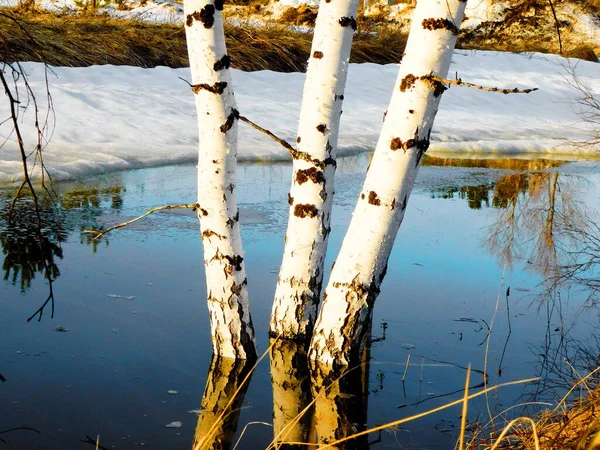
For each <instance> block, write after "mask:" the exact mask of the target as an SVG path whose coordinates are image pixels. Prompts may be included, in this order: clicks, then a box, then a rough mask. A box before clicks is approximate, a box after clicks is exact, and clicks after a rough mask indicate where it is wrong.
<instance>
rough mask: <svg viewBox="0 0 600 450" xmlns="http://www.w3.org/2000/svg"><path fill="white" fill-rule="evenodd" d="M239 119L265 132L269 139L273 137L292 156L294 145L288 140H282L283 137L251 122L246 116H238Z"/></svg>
mask: <svg viewBox="0 0 600 450" xmlns="http://www.w3.org/2000/svg"><path fill="white" fill-rule="evenodd" d="M240 120H241V121H242V122H246V123H247V124H248V125H250V126H251V127H252V128H255V129H256V130H258V131H260V132H261V133H264V134H266V135H267V136H269V137H270V138H271V139H273V140H274V141H276V142H279V143H280V144H281V145H282V146H283V147H284V148H285V149H286V150H287V151H288V152H290V154H291V155H292V157H293V152H294V151H295V149H294V147H292V146H291V145H290V144H289V142H287V141H284V140H283V139H281V138H279V137H277V136H275V135H274V134H273V133H271V132H270V131H269V130H267V129H265V128H263V127H261V126H260V125H257V124H255V123H254V122H252V121H251V120H250V119H248V118H247V117H244V116H240Z"/></svg>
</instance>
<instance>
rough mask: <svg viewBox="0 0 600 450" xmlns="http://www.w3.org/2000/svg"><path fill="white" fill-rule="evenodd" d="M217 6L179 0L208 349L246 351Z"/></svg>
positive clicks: (232, 151) (232, 135)
mask: <svg viewBox="0 0 600 450" xmlns="http://www.w3.org/2000/svg"><path fill="white" fill-rule="evenodd" d="M222 10H223V0H185V1H184V14H185V32H186V38H187V46H188V54H189V60H190V70H191V75H192V91H193V92H194V94H195V99H196V111H197V114H198V130H199V137H200V148H199V156H198V204H197V213H198V218H199V219H200V229H201V233H202V248H203V255H204V267H205V270H206V284H207V293H208V299H207V300H208V310H209V314H210V327H211V336H212V343H213V351H214V353H215V354H216V355H220V356H225V357H231V358H242V359H247V358H254V357H256V347H255V342H254V328H253V326H252V319H251V318H250V311H249V308H248V287H247V284H248V283H247V279H246V271H245V267H244V257H243V251H242V241H241V236H240V228H239V211H238V209H237V202H236V197H235V166H236V160H237V123H238V118H239V112H238V110H237V109H236V102H235V99H234V97H233V89H232V86H231V76H230V72H229V65H230V58H229V55H228V54H227V49H226V47H225V35H224V32H223V18H222V13H221V12H222Z"/></svg>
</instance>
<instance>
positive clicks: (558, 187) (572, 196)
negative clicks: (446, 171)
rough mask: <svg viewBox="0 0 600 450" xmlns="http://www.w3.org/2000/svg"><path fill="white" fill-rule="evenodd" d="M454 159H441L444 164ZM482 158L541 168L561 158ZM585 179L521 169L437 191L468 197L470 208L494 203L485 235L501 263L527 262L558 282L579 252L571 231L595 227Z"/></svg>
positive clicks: (497, 163) (491, 163) (439, 194)
mask: <svg viewBox="0 0 600 450" xmlns="http://www.w3.org/2000/svg"><path fill="white" fill-rule="evenodd" d="M460 161H464V160H459V162H460ZM466 161H469V162H470V160H466ZM438 162H440V161H438ZM451 162H452V161H451V160H444V161H441V163H444V164H442V165H449V164H451ZM477 163H485V167H496V168H500V167H503V166H505V167H506V168H515V167H518V168H522V169H524V170H529V168H531V167H534V168H536V170H537V169H538V168H546V167H555V166H556V165H557V164H558V163H559V162H557V161H544V160H533V161H523V160H500V161H497V160H487V162H486V160H482V161H478V162H477ZM504 163H505V164H504ZM560 163H562V162H560ZM470 164H475V163H470ZM468 167H473V165H469V166H468ZM476 167H479V165H477V166H476ZM584 184H585V180H584V179H583V178H581V177H576V176H573V175H571V176H568V177H567V176H564V175H561V174H559V173H558V172H520V173H509V174H506V175H503V176H501V177H500V178H499V179H498V180H497V181H495V182H493V183H487V184H478V185H472V186H451V187H448V188H445V189H438V190H436V191H434V192H433V193H432V196H433V197H434V198H444V199H451V198H455V197H458V198H460V199H463V200H466V201H467V204H468V206H469V208H471V209H481V208H482V207H486V208H487V207H492V208H494V209H495V210H497V216H496V218H495V220H494V222H493V223H492V225H491V226H490V228H489V234H488V237H487V238H486V239H485V247H486V249H487V250H488V251H489V252H490V253H491V254H493V255H495V256H496V258H497V260H498V262H499V264H500V265H506V266H507V267H514V265H515V263H516V262H517V261H519V262H524V263H526V267H527V268H529V269H532V270H534V271H536V272H537V273H539V274H540V275H541V276H542V277H544V278H545V279H547V280H549V281H553V280H557V279H558V278H560V276H561V268H562V267H564V266H565V265H566V264H567V260H568V258H569V256H571V255H572V254H573V252H574V251H576V249H575V248H574V247H573V242H574V240H573V239H572V238H570V237H569V230H571V232H570V234H572V230H577V231H578V232H580V233H581V232H585V230H587V229H589V227H590V223H589V221H588V219H587V217H588V216H589V215H590V214H591V211H590V208H589V206H588V205H586V204H585V203H584V202H583V201H581V200H579V198H578V196H579V195H580V194H581V186H582V185H584Z"/></svg>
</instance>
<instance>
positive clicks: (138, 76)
mask: <svg viewBox="0 0 600 450" xmlns="http://www.w3.org/2000/svg"><path fill="white" fill-rule="evenodd" d="M568 64H577V68H576V70H577V74H578V76H579V78H580V81H581V82H582V83H583V84H585V85H588V86H589V87H590V88H591V89H592V90H593V91H594V92H596V93H597V94H598V95H600V65H599V64H597V63H591V62H586V61H578V60H567V59H564V58H561V57H558V56H551V55H550V56H549V55H541V54H511V53H497V52H481V51H477V52H475V51H473V52H471V51H456V52H455V54H454V57H453V63H452V66H451V68H450V74H451V75H450V76H451V77H454V76H455V74H458V76H459V77H461V78H462V79H463V80H464V81H469V82H472V83H478V84H483V85H486V86H494V87H506V88H514V87H517V86H518V87H523V88H528V87H538V88H539V91H536V92H534V93H531V94H528V95H525V94H511V95H503V94H497V93H491V92H485V91H480V90H476V89H469V88H461V87H456V86H453V87H451V89H450V90H449V91H447V92H446V93H445V94H444V97H443V99H442V103H441V107H440V111H439V113H438V116H437V119H436V123H435V126H434V132H433V134H432V146H431V148H430V153H435V152H447V151H450V152H472V153H474V152H479V153H485V154H507V153H531V152H539V153H546V154H585V155H592V154H596V153H597V152H599V151H600V148H589V147H577V146H573V145H571V144H569V142H568V141H569V140H588V139H590V138H591V132H590V130H589V129H588V126H587V125H586V124H584V123H582V122H581V120H580V118H579V116H578V114H577V106H578V104H577V102H576V99H577V97H578V96H579V95H580V93H579V92H578V91H577V90H576V89H575V88H574V87H572V86H571V85H570V84H569V75H568V74H567V70H566V68H565V67H566V66H567V65H568ZM23 66H24V67H25V69H26V71H27V73H28V75H29V81H30V83H31V85H32V87H33V89H34V90H35V92H37V95H38V101H40V103H41V104H42V105H43V104H44V92H45V83H44V77H43V73H44V70H43V66H42V65H41V64H39V63H25V64H24V65H23ZM53 72H54V74H52V73H51V74H50V75H49V84H50V91H51V94H52V98H53V104H54V109H55V113H56V127H55V129H54V134H53V136H52V139H51V141H50V143H49V144H48V145H47V147H46V149H45V151H44V154H45V162H46V164H47V166H48V167H49V168H50V170H51V172H52V174H53V175H54V177H55V178H58V179H67V178H75V177H82V176H85V175H87V174H91V173H98V172H103V171H109V170H120V169H128V168H138V167H149V166H158V165H166V164H171V163H178V162H193V161H195V160H196V153H197V145H198V143H197V125H196V116H195V107H194V103H193V94H192V92H191V90H190V88H189V86H188V84H187V83H186V82H184V81H182V80H181V79H179V77H181V78H184V79H189V70H188V69H170V68H167V67H158V68H154V69H141V68H137V67H122V66H121V67H117V66H94V67H87V68H63V67H60V68H54V69H53ZM397 72H398V66H397V65H394V64H390V65H385V66H380V65H376V64H352V65H350V69H349V74H348V85H347V90H346V95H345V100H344V113H343V116H342V124H341V127H342V128H341V133H340V139H339V143H340V150H339V153H340V154H342V155H343V154H349V153H353V152H357V151H361V150H370V149H373V148H374V147H375V144H376V142H377V137H378V135H379V130H380V127H381V123H382V116H383V112H384V111H385V109H386V107H387V103H388V100H389V98H390V94H391V90H392V89H393V86H394V82H395V78H396V75H397ZM233 80H234V85H235V92H236V97H237V101H238V106H239V109H240V113H241V114H242V115H244V116H246V117H248V118H249V119H250V120H252V121H254V122H256V123H258V124H259V125H261V126H263V127H265V128H267V129H269V130H271V131H272V132H274V133H275V134H276V135H278V136H280V137H282V138H284V139H286V140H288V141H290V142H293V141H294V139H295V137H296V135H295V134H296V127H297V120H298V113H299V109H300V102H301V96H302V88H303V83H304V74H301V73H289V74H283V73H276V72H271V71H259V72H249V73H248V72H240V71H234V73H233ZM8 115H9V112H8V102H6V101H2V102H0V120H3V119H5V118H6V117H8ZM31 123H32V110H31V109H30V110H29V111H27V112H26V113H25V114H24V115H23V116H22V119H21V126H22V127H23V133H24V137H25V142H26V144H27V145H28V146H29V147H31V148H32V147H33V146H34V145H35V142H36V141H35V132H34V129H33V127H32V126H31ZM11 129H12V128H11V126H10V123H2V124H1V125H0V138H1V139H2V141H4V139H6V138H7V136H8V135H9V133H10V132H11ZM239 154H240V158H241V159H243V160H288V159H289V156H288V154H287V152H286V150H285V149H283V148H282V147H281V146H280V145H279V144H277V143H275V142H273V141H272V140H270V139H269V138H268V137H267V136H265V135H264V134H261V133H259V132H257V131H255V130H254V129H252V128H250V127H249V126H247V125H246V124H244V123H240V152H239ZM20 171H21V164H20V161H19V155H18V153H17V152H16V144H15V141H14V136H10V137H9V140H8V142H6V143H5V145H4V146H3V147H2V148H0V181H2V182H10V181H11V180H14V179H16V178H18V177H19V175H20Z"/></svg>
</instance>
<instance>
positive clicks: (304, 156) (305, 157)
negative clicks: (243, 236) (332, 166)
mask: <svg viewBox="0 0 600 450" xmlns="http://www.w3.org/2000/svg"><path fill="white" fill-rule="evenodd" d="M289 152H290V155H292V159H294V160H302V161H306V162H309V163H312V164H314V165H315V166H317V167H318V168H319V169H321V170H322V169H324V168H325V161H321V160H320V159H316V158H314V159H313V158H311V157H310V155H309V154H308V153H306V152H301V151H300V150H294V149H290V150H289Z"/></svg>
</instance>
